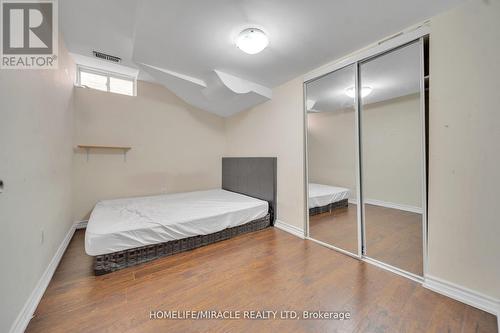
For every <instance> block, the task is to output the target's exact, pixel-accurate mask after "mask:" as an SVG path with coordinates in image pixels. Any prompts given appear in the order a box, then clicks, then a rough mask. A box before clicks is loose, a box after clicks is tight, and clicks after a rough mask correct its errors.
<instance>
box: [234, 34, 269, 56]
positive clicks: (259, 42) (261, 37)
mask: <svg viewBox="0 0 500 333" xmlns="http://www.w3.org/2000/svg"><path fill="white" fill-rule="evenodd" d="M267 45H269V38H267V36H266V34H265V33H264V31H262V30H260V29H257V28H249V29H245V30H243V31H242V32H240V34H239V35H238V37H237V38H236V46H238V48H239V49H240V50H242V51H243V52H245V53H248V54H257V53H259V52H261V51H262V50H264V49H265V48H266V47H267Z"/></svg>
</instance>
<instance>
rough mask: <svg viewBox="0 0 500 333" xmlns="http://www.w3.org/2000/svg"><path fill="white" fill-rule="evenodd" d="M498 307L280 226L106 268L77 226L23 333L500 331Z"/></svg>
mask: <svg viewBox="0 0 500 333" xmlns="http://www.w3.org/2000/svg"><path fill="white" fill-rule="evenodd" d="M151 310H241V311H243V310H299V311H302V310H328V311H334V310H337V311H350V312H351V315H352V318H351V319H350V320H344V321H332V320H199V321H194V320H165V319H164V320H150V319H149V313H150V311H151ZM496 326H497V322H496V318H495V317H494V316H493V315H490V314H488V313H485V312H483V311H480V310H477V309H475V308H473V307H470V306H467V305H464V304H462V303H460V302H457V301H454V300H452V299H450V298H447V297H444V296H442V295H439V294H437V293H434V292H432V291H430V290H427V289H425V288H423V287H421V286H420V285H419V284H418V283H415V282H413V281H411V280H408V279H406V278H403V277H400V276H398V275H395V274H392V273H390V272H387V271H384V270H382V269H380V268H378V267H376V266H373V265H370V264H367V263H364V262H360V261H358V260H356V259H353V258H350V257H348V256H345V255H342V254H340V253H337V252H335V251H332V250H329V249H327V248H325V247H322V246H320V245H318V244H315V243H314V242H311V241H307V240H301V239H299V238H297V237H294V236H292V235H289V234H287V233H285V232H283V231H280V230H277V229H275V228H269V229H266V230H263V231H260V232H256V233H252V234H247V235H242V236H239V237H236V238H234V239H230V240H227V241H223V242H220V243H216V244H213V245H209V246H206V247H203V248H200V249H196V250H194V251H189V252H185V253H181V254H177V255H174V256H171V257H166V258H162V259H159V260H156V261H153V262H150V263H147V264H143V265H140V266H136V267H130V268H127V269H124V270H121V271H118V272H115V273H111V274H108V275H104V276H100V277H95V276H93V274H92V258H91V257H89V256H87V255H86V254H85V253H84V232H83V231H81V230H80V231H77V232H76V234H75V236H74V237H73V239H72V241H71V243H70V245H69V247H68V249H67V251H66V253H65V254H64V257H63V259H62V261H61V263H60V265H59V267H58V268H57V271H56V273H55V275H54V277H53V279H52V281H51V283H50V285H49V287H48V289H47V291H46V292H45V295H44V296H43V298H42V300H41V302H40V304H39V306H38V308H37V310H36V313H35V316H34V318H33V319H32V320H31V322H30V324H29V326H28V328H27V332H483V333H486V332H496V330H497V327H496Z"/></svg>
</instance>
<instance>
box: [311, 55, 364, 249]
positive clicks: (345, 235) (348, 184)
mask: <svg viewBox="0 0 500 333" xmlns="http://www.w3.org/2000/svg"><path fill="white" fill-rule="evenodd" d="M355 78H356V68H355V66H354V65H351V66H347V67H344V68H342V69H339V70H337V71H335V72H333V73H330V74H328V75H325V76H323V77H321V78H318V79H317V80H314V81H312V82H309V83H307V84H306V87H305V88H306V97H307V98H306V109H307V110H306V115H307V149H308V160H307V163H308V178H309V183H308V199H309V200H308V206H309V207H308V208H309V236H310V237H311V238H314V239H315V240H318V241H320V242H322V243H325V244H327V245H330V246H333V247H336V248H337V249H340V250H343V251H346V252H349V253H351V254H354V255H358V253H359V251H358V246H359V244H358V205H357V198H358V195H357V176H356V174H357V172H358V169H357V164H358V161H357V155H358V149H357V146H358V132H357V129H356V127H357V121H356V112H355V110H356V108H355V81H356V80H355ZM346 89H347V90H346Z"/></svg>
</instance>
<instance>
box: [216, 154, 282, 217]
mask: <svg viewBox="0 0 500 333" xmlns="http://www.w3.org/2000/svg"><path fill="white" fill-rule="evenodd" d="M222 189H224V190H227V191H232V192H236V193H240V194H245V195H248V196H251V197H254V198H257V199H261V200H265V201H267V202H269V207H270V213H271V223H272V224H274V219H275V217H276V157H223V158H222Z"/></svg>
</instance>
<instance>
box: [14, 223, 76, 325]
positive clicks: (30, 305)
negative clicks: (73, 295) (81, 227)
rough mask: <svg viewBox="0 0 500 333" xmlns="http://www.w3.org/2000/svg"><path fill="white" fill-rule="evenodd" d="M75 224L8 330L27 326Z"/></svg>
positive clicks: (64, 249) (71, 235)
mask: <svg viewBox="0 0 500 333" xmlns="http://www.w3.org/2000/svg"><path fill="white" fill-rule="evenodd" d="M76 224H77V223H74V224H73V225H71V228H70V229H69V231H68V233H67V234H66V236H65V237H64V239H63V241H62V243H61V245H59V248H58V249H57V251H56V253H55V254H54V257H52V260H51V261H50V263H49V265H48V266H47V268H46V269H45V272H43V274H42V276H41V277H40V279H39V280H38V283H37V284H36V286H35V289H33V291H32V292H31V295H30V296H29V298H28V300H27V301H26V303H24V306H23V308H22V309H21V311H20V312H19V314H18V316H17V318H16V320H15V321H14V323H13V324H12V326H11V327H10V331H9V332H10V333H22V332H24V331H25V330H26V327H28V324H29V322H30V320H31V318H33V314H34V313H35V310H36V307H37V306H38V303H40V300H41V299H42V296H43V294H44V293H45V289H47V287H48V286H49V283H50V280H51V279H52V276H53V275H54V272H55V271H56V268H57V265H59V261H61V258H62V256H63V254H64V252H66V248H67V247H68V244H69V242H70V240H71V238H72V237H73V234H74V233H75V230H76Z"/></svg>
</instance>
